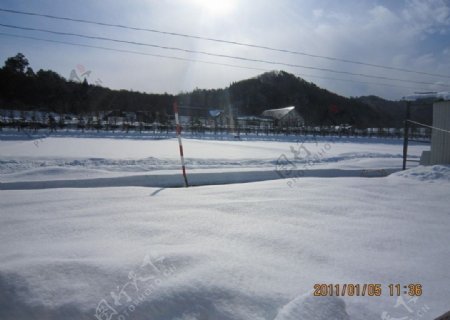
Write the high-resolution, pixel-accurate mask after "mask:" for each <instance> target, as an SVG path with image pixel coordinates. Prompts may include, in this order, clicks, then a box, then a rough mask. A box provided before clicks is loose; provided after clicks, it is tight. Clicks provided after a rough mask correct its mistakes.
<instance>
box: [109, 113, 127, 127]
mask: <svg viewBox="0 0 450 320" xmlns="http://www.w3.org/2000/svg"><path fill="white" fill-rule="evenodd" d="M126 119H127V114H126V113H125V112H123V111H121V110H113V111H111V112H109V113H108V114H106V115H105V120H106V121H107V122H108V123H109V124H122V123H124V122H125V121H126Z"/></svg>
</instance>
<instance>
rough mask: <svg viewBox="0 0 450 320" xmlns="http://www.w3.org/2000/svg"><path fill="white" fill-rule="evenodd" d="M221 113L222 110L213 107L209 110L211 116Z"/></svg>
mask: <svg viewBox="0 0 450 320" xmlns="http://www.w3.org/2000/svg"><path fill="white" fill-rule="evenodd" d="M222 113H223V110H219V109H215V110H209V115H210V116H211V117H214V118H215V117H218V116H220V115H221V114H222Z"/></svg>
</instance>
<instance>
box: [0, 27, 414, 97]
mask: <svg viewBox="0 0 450 320" xmlns="http://www.w3.org/2000/svg"><path fill="white" fill-rule="evenodd" d="M0 35H3V36H7V37H14V38H24V39H31V40H36V41H44V42H50V43H58V44H65V45H70V46H77V47H84V48H93V49H101V50H106V51H113V52H120V53H130V54H137V55H143V56H151V57H156V58H166V59H172V60H179V61H188V62H196V63H197V62H198V63H203V64H210V65H219V66H224V67H231V68H239V69H248V70H257V71H263V72H268V71H271V70H269V69H263V68H256V67H248V66H239V65H233V64H227V63H220V62H213V61H206V60H199V59H190V58H182V57H176V56H168V55H161V54H154V53H148V52H141V51H134V50H126V49H117V48H109V47H104V46H94V45H89V44H82V43H74V42H67V41H60V40H53V39H43V38H37V37H31V36H24V35H17V34H10V33H3V32H0ZM294 75H296V76H299V77H311V78H318V79H326V80H336V81H346V82H353V83H361V84H369V85H378V86H387V87H399V88H406V89H414V90H415V89H417V88H416V87H407V86H401V85H398V84H388V83H380V82H369V81H357V80H351V79H342V78H332V77H323V76H317V75H311V74H302V73H295V74H294Z"/></svg>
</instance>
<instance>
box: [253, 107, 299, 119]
mask: <svg viewBox="0 0 450 320" xmlns="http://www.w3.org/2000/svg"><path fill="white" fill-rule="evenodd" d="M294 109H295V107H294V106H289V107H285V108H280V109H269V110H265V111H264V112H263V113H262V114H261V115H262V116H265V117H272V118H274V119H277V120H280V119H281V118H283V117H284V116H286V115H287V114H288V113H289V112H291V111H292V110H294Z"/></svg>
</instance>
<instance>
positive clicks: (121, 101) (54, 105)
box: [0, 53, 174, 119]
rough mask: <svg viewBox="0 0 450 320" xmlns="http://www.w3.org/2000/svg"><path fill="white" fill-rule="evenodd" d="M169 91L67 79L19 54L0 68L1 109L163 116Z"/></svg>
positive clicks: (168, 100)
mask: <svg viewBox="0 0 450 320" xmlns="http://www.w3.org/2000/svg"><path fill="white" fill-rule="evenodd" d="M173 98H174V97H173V96H172V95H169V94H147V93H140V92H134V91H127V90H111V89H108V88H104V87H101V86H98V85H93V84H89V83H88V82H87V80H86V79H84V81H83V82H75V81H68V80H66V79H65V78H63V77H62V76H60V75H59V74H57V73H56V72H54V71H51V70H42V69H41V70H39V71H37V72H34V70H33V69H32V68H31V67H30V66H29V62H28V60H27V59H26V57H25V56H24V55H23V54H21V53H18V54H17V55H16V56H14V57H10V58H8V59H7V60H6V61H5V65H4V66H3V68H1V69H0V108H4V109H16V110H36V109H37V110H45V111H52V112H55V113H59V114H75V115H82V114H87V113H90V114H95V113H96V112H99V111H110V110H121V111H146V112H147V113H149V114H150V116H151V117H153V118H155V119H156V118H163V117H164V116H166V115H167V113H168V112H170V111H169V110H168V108H169V107H170V105H171V104H172V102H173Z"/></svg>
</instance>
